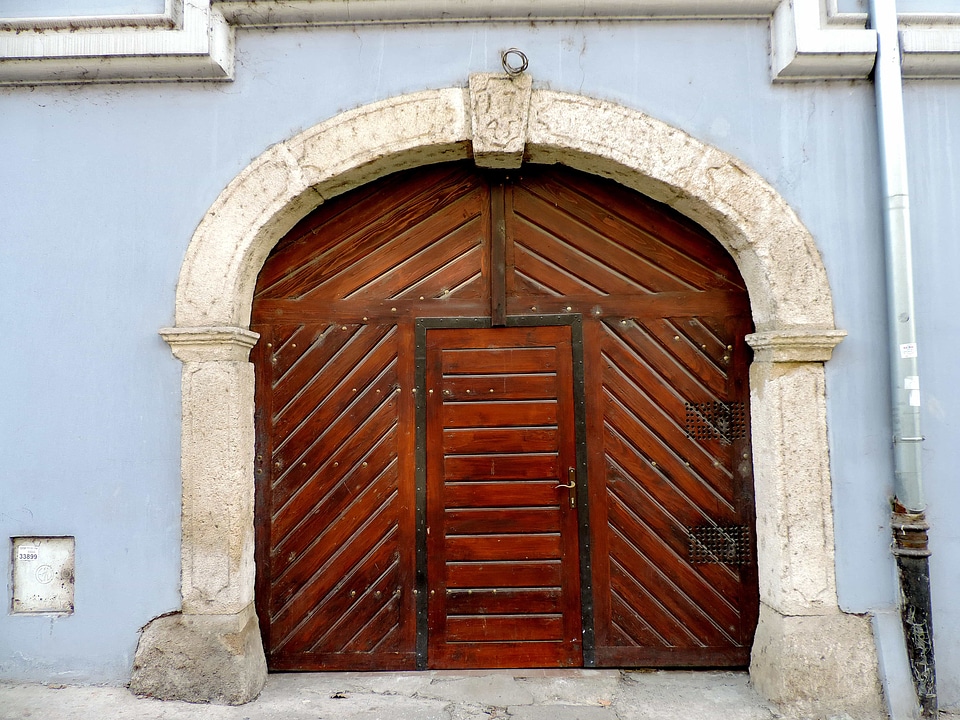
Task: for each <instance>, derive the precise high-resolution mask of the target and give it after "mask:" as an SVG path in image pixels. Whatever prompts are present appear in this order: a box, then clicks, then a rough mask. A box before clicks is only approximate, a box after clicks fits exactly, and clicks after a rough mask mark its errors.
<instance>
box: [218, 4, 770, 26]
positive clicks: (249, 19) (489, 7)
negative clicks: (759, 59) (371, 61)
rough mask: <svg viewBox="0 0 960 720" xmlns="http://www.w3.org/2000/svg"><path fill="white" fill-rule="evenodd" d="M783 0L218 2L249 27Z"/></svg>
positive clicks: (726, 10) (615, 13)
mask: <svg viewBox="0 0 960 720" xmlns="http://www.w3.org/2000/svg"><path fill="white" fill-rule="evenodd" d="M777 2H778V0H591V1H590V2H584V1H583V0H287V1H286V2H283V3H273V2H263V1H262V0H213V3H214V5H215V6H216V7H217V9H218V10H220V12H222V13H223V14H224V16H225V17H226V18H227V19H228V20H230V22H233V23H236V24H237V25H244V26H247V27H280V26H290V25H352V24H355V23H361V22H362V23H371V22H373V23H381V24H392V23H436V22H516V21H522V22H531V21H554V20H644V19H659V20H665V19H685V20H690V19H704V18H748V17H754V18H757V17H759V18H764V17H769V16H770V13H772V12H773V9H774V8H775V7H776V5H777Z"/></svg>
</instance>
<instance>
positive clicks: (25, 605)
mask: <svg viewBox="0 0 960 720" xmlns="http://www.w3.org/2000/svg"><path fill="white" fill-rule="evenodd" d="M10 541H11V550H12V553H13V557H12V562H11V565H12V566H13V583H12V586H13V602H12V604H11V612H13V613H14V614H27V615H33V614H48V613H52V614H57V615H69V614H71V613H72V612H73V585H74V577H73V571H74V558H75V547H76V542H75V540H74V538H72V537H15V538H10Z"/></svg>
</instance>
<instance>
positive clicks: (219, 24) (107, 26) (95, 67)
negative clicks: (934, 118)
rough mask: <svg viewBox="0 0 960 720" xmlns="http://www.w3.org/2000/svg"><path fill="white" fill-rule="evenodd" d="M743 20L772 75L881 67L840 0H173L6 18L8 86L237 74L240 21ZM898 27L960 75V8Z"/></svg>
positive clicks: (835, 75) (861, 23)
mask: <svg viewBox="0 0 960 720" xmlns="http://www.w3.org/2000/svg"><path fill="white" fill-rule="evenodd" d="M742 18H771V37H772V41H771V49H772V53H771V67H772V71H773V79H774V80H775V81H801V80H820V79H844V78H847V79H851V78H852V79H857V78H866V77H868V76H869V74H870V71H871V70H872V69H873V62H874V56H875V54H876V36H875V34H874V32H873V31H872V30H868V29H867V28H866V16H865V15H863V14H857V13H839V12H837V8H836V0H586V1H585V0H285V1H284V2H278V1H277V0H166V8H165V11H164V12H163V13H161V14H154V15H126V16H109V17H106V16H102V17H93V16H82V17H63V18H21V19H3V18H2V17H0V85H34V84H41V83H55V84H59V83H82V82H143V81H163V80H230V79H232V77H233V64H234V29H235V28H237V27H250V28H263V27H291V26H302V27H309V26H351V25H358V24H409V23H422V24H427V23H464V22H524V23H529V22H536V21H542V22H547V21H557V22H577V21H583V20H593V21H623V20H659V21H667V20H711V19H712V20H716V19H742ZM900 24H901V28H902V33H903V38H902V47H903V51H904V58H903V71H904V76H905V77H907V78H957V77H960V13H947V14H939V15H919V14H910V15H901V17H900Z"/></svg>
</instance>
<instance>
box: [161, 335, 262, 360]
mask: <svg viewBox="0 0 960 720" xmlns="http://www.w3.org/2000/svg"><path fill="white" fill-rule="evenodd" d="M160 337H162V338H163V339H164V340H165V341H166V343H167V344H168V345H169V346H170V349H171V350H172V351H173V354H174V356H175V357H176V358H177V359H179V360H181V361H182V362H216V361H218V360H228V361H229V360H232V361H235V362H246V361H247V359H248V358H249V356H250V349H251V348H252V347H253V346H254V345H256V344H257V340H259V339H260V335H259V334H257V333H255V332H252V331H251V330H247V329H246V328H241V327H187V328H182V327H172V328H163V329H162V330H160Z"/></svg>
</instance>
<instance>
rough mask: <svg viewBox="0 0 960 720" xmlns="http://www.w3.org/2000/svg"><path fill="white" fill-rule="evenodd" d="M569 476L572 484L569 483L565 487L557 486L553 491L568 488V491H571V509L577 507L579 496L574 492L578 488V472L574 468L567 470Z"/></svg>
mask: <svg viewBox="0 0 960 720" xmlns="http://www.w3.org/2000/svg"><path fill="white" fill-rule="evenodd" d="M567 475H568V476H569V479H570V482H569V483H567V484H566V485H563V484H560V485H556V486H554V488H553V489H554V490H559V489H560V488H566V489H567V490H569V491H570V507H576V506H577V494H576V493H575V492H574V490H575V489H576V487H577V481H576V480H575V479H574V478H576V476H577V471H576V470H575V469H574V468H569V469H568V470H567Z"/></svg>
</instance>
